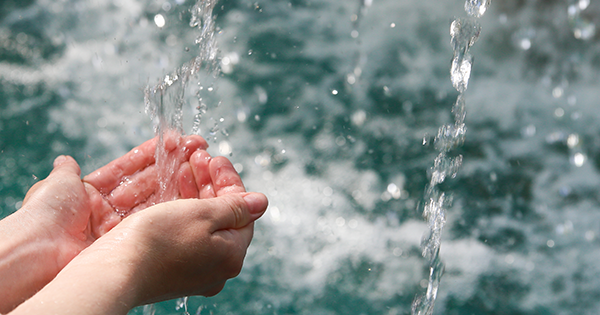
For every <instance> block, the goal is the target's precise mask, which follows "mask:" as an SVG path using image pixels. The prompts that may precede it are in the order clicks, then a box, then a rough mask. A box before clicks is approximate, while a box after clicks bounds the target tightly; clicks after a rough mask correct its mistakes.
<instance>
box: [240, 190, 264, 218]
mask: <svg viewBox="0 0 600 315" xmlns="http://www.w3.org/2000/svg"><path fill="white" fill-rule="evenodd" d="M243 198H244V201H245V202H246V205H247V206H248V211H249V212H250V213H252V214H259V213H263V212H265V210H267V204H268V203H269V202H268V200H267V197H265V195H263V194H259V193H249V194H247V195H245V196H244V197H243Z"/></svg>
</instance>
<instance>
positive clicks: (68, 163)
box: [52, 155, 81, 175]
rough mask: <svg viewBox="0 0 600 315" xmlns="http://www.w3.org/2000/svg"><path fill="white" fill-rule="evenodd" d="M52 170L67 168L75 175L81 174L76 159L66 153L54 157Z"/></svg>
mask: <svg viewBox="0 0 600 315" xmlns="http://www.w3.org/2000/svg"><path fill="white" fill-rule="evenodd" d="M53 166H54V170H52V172H54V171H55V170H57V169H62V168H68V169H69V170H70V171H72V172H74V173H75V174H77V175H81V169H80V168H79V164H77V161H75V159H73V158H72V157H70V156H68V155H59V156H58V157H56V159H54V163H53Z"/></svg>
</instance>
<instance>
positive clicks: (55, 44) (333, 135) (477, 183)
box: [0, 0, 600, 315]
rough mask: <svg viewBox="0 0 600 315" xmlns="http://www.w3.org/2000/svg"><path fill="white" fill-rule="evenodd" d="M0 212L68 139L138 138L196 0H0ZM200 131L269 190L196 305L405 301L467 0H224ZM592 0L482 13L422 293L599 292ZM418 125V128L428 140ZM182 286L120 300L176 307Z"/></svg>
mask: <svg viewBox="0 0 600 315" xmlns="http://www.w3.org/2000/svg"><path fill="white" fill-rule="evenodd" d="M0 3H1V5H0V135H1V136H0V217H4V216H6V215H9V214H10V213H12V212H14V211H15V210H16V209H18V208H19V207H20V205H21V202H22V200H23V197H24V195H25V193H26V191H27V190H28V188H29V187H30V186H31V185H32V184H33V183H35V182H36V181H37V180H39V179H42V178H44V177H46V176H47V175H48V173H49V172H50V170H51V165H52V161H53V159H54V158H55V157H56V156H57V155H60V154H70V155H72V156H74V157H75V158H76V160H77V161H79V162H80V164H81V165H82V169H83V173H88V172H91V171H92V170H94V169H96V168H98V167H100V166H102V165H104V164H105V163H107V162H108V161H110V160H112V159H114V158H116V157H118V156H121V155H122V154H124V153H125V152H127V151H128V150H129V149H131V148H132V147H134V146H135V145H137V144H140V143H141V142H143V141H145V140H147V139H149V138H151V137H153V135H154V131H153V125H152V121H151V120H150V118H149V117H148V116H147V115H146V114H145V113H144V103H143V96H144V94H143V90H144V88H145V87H146V86H148V85H154V84H156V83H157V82H159V81H160V80H162V78H163V77H164V76H165V75H167V74H169V73H171V72H173V71H174V70H175V69H177V68H178V67H180V66H181V65H182V64H184V63H185V62H187V61H189V60H191V59H192V58H194V56H196V55H197V54H198V47H197V45H195V43H194V40H195V38H196V37H197V36H198V35H199V31H198V29H196V28H192V27H190V26H189V20H190V17H191V14H190V12H189V9H190V8H191V7H192V6H193V4H194V2H193V0H119V1H117V0H80V1H75V0H2V1H0ZM214 13H215V15H216V17H215V21H216V24H217V26H218V29H217V31H216V36H217V42H218V47H219V55H218V59H219V63H220V66H221V70H222V71H221V73H220V74H218V75H216V76H215V75H212V74H210V73H200V75H199V76H198V80H197V82H193V83H192V84H190V85H189V91H188V93H187V95H188V101H187V104H186V106H185V115H184V122H183V123H184V126H185V130H186V131H188V132H190V131H191V125H192V122H193V118H194V114H195V113H196V111H197V110H196V107H198V106H199V101H198V100H199V98H201V99H202V103H203V104H205V105H206V106H207V112H206V114H204V115H203V117H202V122H201V125H200V126H201V128H200V131H199V134H200V135H202V136H204V137H205V138H206V139H207V140H208V142H209V144H210V146H211V147H210V149H209V152H210V153H211V154H213V155H225V156H227V157H229V158H230V159H231V160H232V162H233V163H234V164H235V166H236V169H237V170H238V171H239V172H240V173H241V175H242V177H243V179H244V182H245V183H246V185H247V188H248V189H249V190H254V191H261V192H264V193H265V194H267V196H268V197H269V199H270V206H269V210H268V212H267V213H266V215H265V216H264V217H263V218H262V219H261V220H260V221H259V222H258V224H257V225H256V233H255V239H254V241H253V243H252V245H251V247H250V249H249V252H248V256H247V259H246V263H245V266H244V269H243V271H242V274H241V275H240V276H239V277H237V278H236V279H234V280H231V281H230V282H228V284H227V286H226V288H225V290H224V291H223V292H222V293H221V294H219V295H217V296H215V297H212V298H203V297H192V298H190V299H189V300H188V301H187V311H188V312H189V313H190V314H369V315H370V314H391V315H393V314H409V313H410V307H411V303H412V300H413V299H414V297H415V296H416V295H417V294H420V293H422V292H424V290H425V289H424V288H425V287H426V285H427V280H426V279H427V270H426V268H425V262H424V261H423V259H422V258H421V254H420V242H421V238H422V236H423V234H424V233H425V231H426V230H427V226H426V224H425V222H424V221H423V219H422V217H421V214H420V211H419V210H418V208H419V204H421V203H422V200H423V195H424V190H425V187H426V185H427V183H428V181H429V180H428V172H429V170H430V168H431V167H432V166H433V159H434V158H435V156H436V155H437V151H436V150H435V149H434V148H433V146H431V145H430V144H428V143H430V142H427V141H425V142H424V139H431V137H432V136H434V135H435V134H437V129H438V127H439V126H441V125H443V124H447V123H451V122H452V116H451V112H450V110H451V108H452V105H453V103H454V101H455V100H456V96H457V93H456V91H455V90H454V89H453V88H452V85H451V83H450V75H449V68H450V61H451V58H452V50H451V46H450V35H449V26H450V22H451V20H452V19H453V17H455V16H465V13H464V1H462V0H440V1H417V0H372V1H370V0H369V1H338V0H320V1H313V0H291V1H280V0H254V1H249V0H221V1H220V2H218V3H217V6H216V7H215V11H214ZM599 13H600V4H599V3H598V2H590V1H589V0H579V1H566V0H552V1H549V0H543V1H542V0H502V1H495V2H492V4H491V7H490V9H489V10H488V12H487V13H486V14H485V15H484V16H483V17H482V18H481V24H482V32H481V36H480V38H479V41H478V42H477V43H476V44H475V45H474V47H473V48H472V49H471V53H472V55H473V56H474V59H475V62H474V64H473V68H472V70H473V72H472V74H471V81H470V85H469V89H468V91H467V92H466V96H465V97H466V103H467V119H466V123H467V127H468V132H467V139H466V142H465V144H464V145H463V146H462V147H461V148H459V149H458V150H457V152H456V154H462V155H463V156H464V161H463V166H462V168H461V169H460V171H459V172H458V175H457V177H456V178H454V179H449V180H447V181H446V182H445V183H444V184H443V185H441V189H442V190H443V191H444V192H446V193H447V194H451V195H452V196H453V199H454V202H453V204H452V206H451V207H450V208H449V210H448V214H447V224H446V228H445V231H444V234H443V241H442V246H441V258H442V260H443V261H444V263H445V265H446V272H445V274H444V277H443V278H442V282H441V286H440V291H439V296H438V301H437V303H436V307H435V312H434V313H435V314H460V315H463V314H598V313H600V282H599V281H598V279H599V278H600V265H599V264H598V263H597V262H598V260H600V251H599V249H600V246H599V244H600V242H599V239H598V237H599V236H600V211H599V206H600V205H599V203H600V194H599V191H598V187H599V185H600V174H599V172H598V171H599V167H600V130H599V129H600V125H599V124H598V123H597V122H598V121H600V117H598V116H599V115H600V111H599V110H597V106H598V100H599V99H600V98H599V97H598V92H597V88H598V86H597V85H598V83H597V82H599V81H598V79H599V78H598V77H599V76H600V75H599V73H600V72H599V70H600V57H599V56H600V45H599V35H598V34H596V25H597V24H598V23H600V15H599ZM424 143H425V144H424ZM183 302H184V301H183V300H174V301H168V302H163V303H159V304H156V305H154V306H153V307H146V308H143V307H140V308H137V309H135V310H133V311H132V312H131V313H132V314H151V313H153V312H154V313H155V314H183V313H184V312H185V311H186V310H185V307H184V304H185V303H183Z"/></svg>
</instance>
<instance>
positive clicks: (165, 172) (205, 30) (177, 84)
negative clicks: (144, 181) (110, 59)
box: [144, 0, 219, 203]
mask: <svg viewBox="0 0 600 315" xmlns="http://www.w3.org/2000/svg"><path fill="white" fill-rule="evenodd" d="M216 3H217V1H216V0H199V1H198V2H197V3H196V4H195V5H194V6H193V7H192V9H190V12H191V14H192V18H191V20H190V26H191V27H196V28H198V29H199V30H200V35H199V36H198V37H197V38H196V40H195V43H196V44H197V45H198V46H199V48H200V49H199V53H198V55H197V56H196V57H195V58H194V59H192V60H191V61H189V62H188V63H186V64H184V65H182V66H181V67H180V68H179V69H177V70H175V71H174V72H173V73H171V74H169V75H166V76H165V77H164V79H163V80H162V81H161V82H159V83H158V84H157V85H156V86H154V87H147V88H146V90H145V92H144V94H145V95H144V102H145V107H146V113H147V114H148V115H149V116H150V118H151V119H152V120H153V121H154V125H155V127H154V128H155V132H156V134H157V135H158V137H159V142H158V145H157V149H156V165H157V168H158V174H159V176H158V180H159V186H158V192H157V193H156V194H155V195H154V199H155V200H152V201H151V202H152V203H158V202H164V201H169V200H173V199H176V198H177V196H178V194H177V181H176V169H175V168H176V166H177V162H178V161H177V157H178V156H179V155H180V154H178V152H175V153H169V152H167V151H166V149H165V141H167V139H166V137H169V138H170V139H169V141H173V140H174V141H181V136H182V135H183V134H184V130H183V106H184V104H185V103H186V98H185V92H186V88H187V85H188V83H189V81H190V80H191V79H193V78H194V77H195V76H196V75H197V74H198V73H199V72H200V71H201V70H202V69H203V68H204V69H206V71H208V72H209V73H212V74H213V75H216V74H217V73H218V71H219V70H218V69H219V68H218V63H217V51H218V50H217V44H216V39H215V22H214V18H213V9H214V7H215V5H216ZM200 90H201V86H199V89H198V92H197V94H196V96H197V100H198V104H199V105H198V106H197V113H196V115H195V116H194V120H193V126H192V133H194V134H198V133H199V132H200V123H201V121H202V116H203V115H204V114H205V113H206V112H207V109H208V105H207V104H206V103H205V102H204V101H203V98H202V96H201V91H200Z"/></svg>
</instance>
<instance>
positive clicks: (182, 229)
mask: <svg viewBox="0 0 600 315" xmlns="http://www.w3.org/2000/svg"><path fill="white" fill-rule="evenodd" d="M165 143H166V144H165V146H166V147H167V151H168V152H169V154H173V155H174V156H175V157H176V159H177V161H179V162H178V163H179V171H178V173H177V174H178V179H179V180H178V181H179V185H178V187H177V190H178V195H179V196H178V197H179V198H191V199H185V200H183V199H182V200H176V201H170V202H166V203H160V204H156V205H152V203H151V202H150V201H151V200H152V196H153V195H154V192H155V191H154V187H156V186H155V183H156V177H157V176H158V175H157V171H156V167H155V166H154V158H153V156H154V147H155V146H156V141H155V140H150V141H148V142H146V143H144V144H142V145H141V146H139V147H138V148H136V149H134V150H132V151H131V152H130V153H128V154H126V155H125V156H123V157H121V158H119V159H117V160H115V161H113V162H111V163H109V164H108V165H107V166H105V167H103V168H100V169H99V170H97V171H95V172H92V173H91V174H90V175H88V176H86V177H84V179H83V181H82V180H81V179H80V169H79V166H78V165H77V163H76V162H75V160H73V159H72V158H70V157H64V156H62V157H58V158H57V159H56V160H55V163H54V170H53V171H52V173H51V174H50V175H49V176H48V178H47V179H45V180H43V181H41V182H39V183H37V184H36V185H34V187H32V188H31V190H30V191H29V192H28V193H27V196H26V198H25V200H24V202H23V206H22V208H21V209H20V210H18V211H17V212H15V213H14V214H12V215H11V216H9V217H7V218H5V219H4V220H2V221H0V238H1V239H3V240H6V241H3V242H2V243H0V279H2V281H0V295H2V296H3V298H2V299H0V313H6V312H10V311H11V310H12V312H11V313H10V314H35V313H43V314H126V313H127V312H128V311H129V310H130V309H131V308H133V307H135V306H138V305H142V304H145V303H150V302H155V301H160V300H165V299H169V298H175V297H180V296H186V295H206V296H210V295H214V294H216V293H218V292H219V291H220V290H221V289H222V288H223V285H224V284H225V281H226V280H227V279H229V278H232V277H234V276H236V275H237V274H238V273H239V272H240V270H241V266H242V262H243V259H244V256H245V253H246V249H247V247H248V246H249V244H250V241H251V239H252V233H253V222H254V220H256V219H258V218H259V217H260V216H261V215H262V214H263V213H264V211H265V209H266V206H267V200H266V197H265V196H264V195H262V194H259V193H247V192H245V189H244V186H243V184H242V182H241V179H240V177H239V175H238V174H237V172H235V169H234V168H233V166H232V165H231V163H230V162H229V161H228V160H227V159H226V158H222V157H217V158H211V157H210V155H209V154H208V153H207V152H206V151H205V149H206V147H207V145H206V142H205V141H204V140H203V139H202V138H200V137H197V136H190V137H187V138H185V139H175V141H174V142H169V140H167V141H165ZM142 209H143V210H142ZM17 306H18V307H17ZM15 307H16V309H15ZM13 309H14V310H13Z"/></svg>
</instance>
